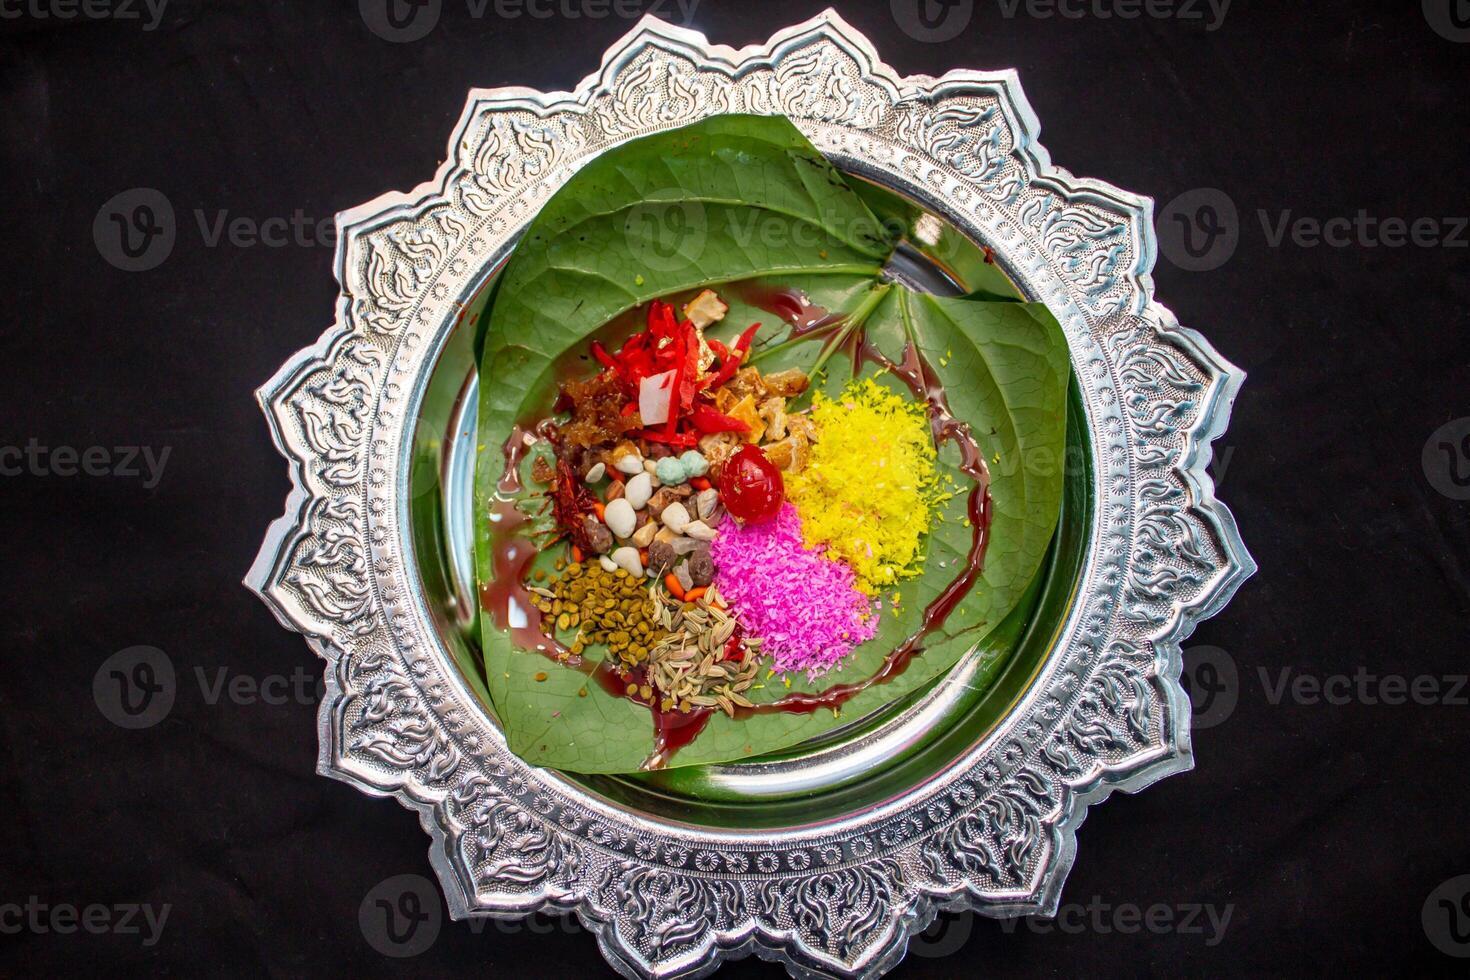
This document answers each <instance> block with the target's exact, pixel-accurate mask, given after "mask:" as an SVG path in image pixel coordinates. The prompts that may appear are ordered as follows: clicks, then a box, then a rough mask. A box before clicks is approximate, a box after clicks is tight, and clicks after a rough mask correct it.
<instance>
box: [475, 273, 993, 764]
mask: <svg viewBox="0 0 1470 980" xmlns="http://www.w3.org/2000/svg"><path fill="white" fill-rule="evenodd" d="M740 295H741V298H742V299H744V300H745V301H746V302H748V303H750V304H751V305H752V306H756V307H758V308H760V309H763V310H766V311H767V312H769V313H772V314H774V315H776V316H778V317H780V318H781V319H783V320H785V321H786V322H787V323H788V324H790V325H791V332H790V337H789V338H788V339H791V340H796V339H811V340H823V341H824V342H832V341H833V340H834V339H837V340H839V341H840V342H841V343H842V344H843V345H844V346H846V347H847V348H848V350H849V353H850V354H851V357H852V362H853V373H854V374H856V373H857V372H858V371H859V370H860V369H861V367H862V365H863V363H864V362H867V363H872V364H876V365H878V366H879V367H881V368H886V369H887V370H889V371H891V372H892V373H893V375H894V376H895V377H897V378H899V379H900V380H902V381H903V382H904V384H905V385H907V386H908V388H909V390H911V391H912V392H913V393H914V397H916V398H921V399H923V400H924V402H925V403H926V404H927V405H928V407H929V424H930V429H931V431H932V432H933V435H934V442H935V445H936V446H937V445H939V444H940V443H943V442H953V443H955V445H956V446H958V447H959V450H960V470H961V471H962V472H963V473H965V474H967V475H968V476H969V477H970V478H971V479H972V480H974V486H973V487H972V488H971V490H970V493H969V496H968V500H967V512H968V515H969V519H970V526H971V543H970V551H969V554H968V556H967V558H966V564H965V569H964V571H963V572H961V573H960V574H959V575H958V576H956V578H955V579H954V581H952V582H951V583H950V584H949V585H948V586H946V587H945V589H944V591H942V592H941V593H940V594H939V595H938V596H936V597H935V598H934V600H933V601H932V602H930V603H929V605H928V606H927V607H925V609H924V619H923V622H922V623H921V625H920V626H919V628H918V629H917V630H915V631H914V633H913V634H912V635H910V636H909V637H908V639H906V640H904V641H903V643H901V644H899V645H898V646H897V647H896V648H895V649H894V650H893V651H892V652H891V653H889V654H888V656H887V657H885V658H884V659H883V665H882V666H881V667H879V668H878V669H877V670H876V671H874V672H873V673H872V674H871V675H869V676H868V677H866V678H864V679H862V680H860V681H854V682H852V683H848V684H836V685H833V686H832V687H829V688H827V689H826V690H824V691H819V692H816V693H804V692H794V693H792V694H788V695H786V696H785V697H783V698H780V699H779V700H776V701H771V702H768V703H766V704H758V705H754V706H753V707H748V708H746V707H737V708H736V709H735V717H736V718H737V719H743V718H748V717H751V716H753V715H766V714H777V713H783V714H810V713H812V712H814V711H818V710H821V709H824V708H831V709H833V710H836V709H837V708H839V707H841V706H842V705H843V704H845V703H846V702H848V701H850V700H851V699H852V698H854V697H857V696H858V695H859V694H861V693H862V692H863V691H866V690H868V689H869V688H871V687H874V686H876V685H879V684H886V683H888V682H889V681H892V680H894V679H895V678H897V677H899V676H900V675H902V674H903V672H904V671H906V670H907V669H908V668H909V665H910V664H911V663H912V662H913V660H914V658H915V657H917V656H919V655H920V654H921V653H923V651H924V641H925V639H926V638H927V637H928V636H929V635H930V634H931V633H933V632H934V631H935V630H937V629H939V628H940V627H941V626H943V624H944V622H945V621H946V620H947V619H948V618H949V616H950V615H951V614H952V613H953V612H954V611H955V610H956V609H957V608H958V607H959V604H960V602H961V601H962V600H963V599H964V597H965V596H966V595H967V594H968V593H969V591H970V589H971V588H973V587H974V584H975V581H976V580H977V579H978V578H979V576H980V572H981V570H982V568H983V566H984V561H985V548H986V545H987V544H988V543H989V539H990V534H989V531H990V521H991V516H992V513H991V498H990V490H989V488H990V474H989V471H988V470H987V468H986V466H985V458H984V454H983V453H982V452H981V450H980V445H979V443H977V442H976V441H975V437H974V435H973V434H972V433H971V431H970V427H969V425H968V424H966V423H964V422H961V421H959V420H958V419H956V418H955V417H954V415H953V414H951V413H950V410H949V404H948V402H947V401H946V399H945V397H944V387H943V385H942V384H941V383H940V381H939V378H938V376H937V375H936V374H935V373H934V370H933V368H932V367H931V366H930V365H929V363H928V362H927V361H925V360H924V358H923V356H922V355H921V354H920V353H919V349H918V347H917V346H916V345H915V344H914V343H913V341H912V340H909V341H908V342H906V343H905V344H904V351H903V360H902V361H899V362H895V361H893V360H891V359H889V358H888V357H887V356H886V355H884V354H883V353H882V352H881V351H879V350H878V349H877V348H876V347H875V346H873V345H872V344H871V343H869V342H868V340H867V337H866V334H865V332H864V331H863V330H862V329H856V330H852V331H851V332H850V333H849V334H847V335H846V336H844V335H843V331H842V328H843V327H844V325H845V319H846V318H845V317H844V316H843V315H841V314H832V313H830V312H829V311H827V310H825V309H823V308H822V307H820V306H817V305H815V304H813V303H811V302H810V300H808V299H807V297H806V296H805V295H804V294H802V293H800V292H798V291H795V290H782V289H770V288H766V287H759V286H743V287H740ZM552 434H553V429H552V428H551V426H550V425H549V423H545V422H543V423H541V424H540V425H537V426H536V427H534V428H531V429H528V428H525V427H523V426H520V425H517V426H515V427H514V428H513V429H512V430H511V435H510V438H509V439H507V440H506V442H505V445H504V447H503V451H504V455H505V472H504V474H503V475H502V476H501V479H500V482H499V484H498V485H497V490H498V493H497V494H496V502H495V504H494V506H493V507H492V508H491V513H490V520H491V523H492V525H493V529H492V531H491V547H492V551H493V556H494V578H493V580H492V581H491V582H490V583H488V584H487V585H485V586H484V587H482V589H481V592H480V601H481V605H482V606H483V607H484V609H485V610H486V612H488V613H489V614H490V617H491V619H492V621H493V622H494V623H495V625H496V626H497V627H499V628H500V629H503V630H507V631H509V632H510V634H511V639H512V641H513V642H514V643H515V645H516V646H519V647H521V648H523V649H526V650H530V651H533V652H536V653H540V654H541V655H543V656H545V657H547V658H548V659H550V660H553V661H555V662H556V663H559V664H562V665H563V666H567V667H571V668H573V669H575V670H580V671H581V672H582V673H584V674H586V675H588V676H589V677H590V678H592V679H593V680H594V681H595V682H597V683H598V684H599V685H600V686H601V687H602V689H603V690H604V691H606V692H607V693H608V694H610V695H612V696H614V697H623V698H627V699H628V700H630V701H634V702H635V703H637V704H641V705H644V706H645V707H647V708H648V709H649V712H650V714H651V715H652V716H653V733H654V734H653V743H654V745H653V752H652V753H650V754H649V756H648V758H647V759H645V760H644V762H643V765H642V768H643V769H661V768H663V767H664V766H666V765H667V764H668V762H669V759H670V758H672V757H673V755H674V753H675V752H677V751H678V750H679V749H681V748H683V747H684V746H686V745H688V744H689V743H691V742H693V741H694V740H695V739H696V738H697V737H699V734H700V733H701V732H702V731H704V728H705V726H706V725H708V724H709V721H710V718H711V717H712V716H713V715H714V709H711V708H701V709H696V710H694V711H689V712H681V711H661V710H659V708H658V705H657V703H654V704H649V703H648V702H647V701H644V700H643V699H641V698H638V697H634V696H631V695H629V694H628V693H627V690H628V685H629V684H634V685H641V684H642V683H643V682H644V676H643V672H642V668H635V669H634V670H633V671H631V672H630V673H629V674H627V675H624V674H621V673H619V672H618V671H617V670H616V669H614V668H613V667H612V666H611V665H609V664H608V663H607V662H606V661H600V662H597V663H592V662H590V661H588V660H586V659H584V658H582V657H580V656H577V655H575V654H573V653H572V652H571V651H570V650H569V649H567V648H566V647H565V646H564V645H563V644H562V643H561V642H560V641H558V640H557V639H556V638H555V636H553V635H548V633H547V632H546V631H545V630H543V629H542V625H541V613H540V610H538V609H537V608H536V607H535V606H534V605H533V604H532V601H531V594H530V592H528V591H527V590H526V588H525V584H524V582H525V576H526V570H527V568H528V567H529V565H530V563H531V561H532V560H533V559H534V558H535V556H536V555H537V553H538V552H539V550H540V549H539V548H538V547H537V546H536V545H535V543H534V542H532V541H531V540H530V539H529V538H527V537H525V536H523V535H518V534H516V533H515V532H516V531H517V530H518V529H519V528H520V527H522V526H523V525H525V524H526V523H528V522H529V520H530V518H528V517H527V516H526V515H525V514H524V513H522V512H521V511H520V510H519V509H517V508H516V506H515V503H514V497H515V495H517V494H519V493H520V492H522V490H523V486H522V483H521V476H520V466H521V462H522V461H523V460H524V458H525V454H526V453H527V452H528V451H529V450H530V448H531V447H532V446H534V445H535V444H536V443H537V442H540V441H542V440H546V439H549V438H551V436H552Z"/></svg>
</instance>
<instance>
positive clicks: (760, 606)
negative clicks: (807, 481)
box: [710, 504, 878, 677]
mask: <svg viewBox="0 0 1470 980" xmlns="http://www.w3.org/2000/svg"><path fill="white" fill-rule="evenodd" d="M710 557H711V558H713V559H714V562H715V567H716V569H717V574H718V579H717V584H718V586H719V589H720V595H722V596H723V597H724V598H725V599H726V600H727V601H728V602H729V603H730V607H731V609H733V610H734V612H735V618H736V619H738V620H739V621H740V623H741V624H742V625H743V626H744V627H745V628H746V629H747V630H748V631H750V632H751V633H753V634H755V635H756V636H758V637H760V639H761V650H762V652H764V653H768V654H770V655H771V658H772V660H773V666H774V668H775V669H776V670H777V671H778V672H781V673H785V672H787V671H794V670H801V671H805V672H806V673H807V675H808V676H810V677H815V676H816V675H818V674H821V673H824V672H826V671H828V670H831V669H832V667H833V666H835V665H836V664H837V662H838V661H839V660H841V659H842V658H843V657H845V656H847V654H848V653H850V652H851V651H852V648H853V647H855V646H857V645H858V644H859V643H862V642H863V641H865V640H869V639H872V637H873V634H874V633H876V632H877V631H878V617H877V616H876V615H873V614H872V604H871V600H870V599H869V598H868V597H867V596H866V595H864V594H863V593H861V592H859V591H858V590H857V588H855V587H854V585H853V574H852V569H851V568H849V567H848V566H847V565H845V564H843V563H842V562H839V561H831V560H829V559H827V558H825V557H823V555H822V552H821V551H820V550H818V551H808V550H807V549H806V548H805V547H804V546H803V545H802V539H801V517H800V515H798V514H797V512H796V508H795V507H793V506H792V505H791V504H785V505H784V506H782V508H781V513H780V514H778V515H777V516H776V519H775V520H774V521H767V522H766V523H764V524H753V525H751V526H749V527H743V528H742V527H740V526H739V525H738V524H736V523H735V521H734V520H732V519H730V518H726V520H725V522H724V523H723V524H721V525H720V533H719V535H718V536H717V537H716V538H715V541H714V544H713V545H712V546H711V549H710Z"/></svg>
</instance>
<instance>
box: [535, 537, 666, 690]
mask: <svg viewBox="0 0 1470 980" xmlns="http://www.w3.org/2000/svg"><path fill="white" fill-rule="evenodd" d="M645 582H646V580H645V579H642V578H637V577H635V576H633V575H630V574H628V572H626V571H624V570H623V569H621V568H619V569H618V570H616V571H612V572H609V571H608V570H607V569H605V568H603V567H602V566H601V565H600V564H596V563H592V562H571V563H570V564H568V565H566V566H565V567H564V568H562V569H561V570H560V571H558V572H557V573H556V574H555V575H552V576H549V577H548V578H547V579H546V580H545V583H544V585H536V586H532V587H531V590H530V591H531V593H532V594H533V595H534V596H535V599H534V600H533V601H534V603H535V605H536V608H537V609H539V610H540V611H541V616H542V621H543V623H551V624H554V626H555V629H556V631H557V632H558V633H568V632H573V631H575V636H574V637H573V639H572V641H571V642H570V643H569V644H567V646H568V649H569V650H570V651H571V653H572V654H573V655H575V656H581V655H582V653H583V652H584V651H585V650H586V649H587V647H589V646H591V645H593V644H602V645H603V646H605V647H607V651H608V656H609V657H610V658H612V659H611V662H612V663H614V664H619V665H621V666H622V667H623V668H624V669H628V668H632V667H636V666H638V665H639V664H641V663H642V662H643V661H645V660H647V659H648V651H649V649H650V648H651V647H653V646H654V645H655V644H657V643H658V642H659V641H660V640H661V639H663V636H664V631H663V630H662V629H660V628H659V627H658V625H657V622H656V620H655V618H654V609H653V600H652V598H651V597H650V596H649V594H648V590H647V588H646V587H645Z"/></svg>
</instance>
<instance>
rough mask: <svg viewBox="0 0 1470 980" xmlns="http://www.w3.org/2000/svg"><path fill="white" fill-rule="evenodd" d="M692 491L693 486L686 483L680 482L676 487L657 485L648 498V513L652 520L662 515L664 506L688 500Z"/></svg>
mask: <svg viewBox="0 0 1470 980" xmlns="http://www.w3.org/2000/svg"><path fill="white" fill-rule="evenodd" d="M693 493H694V488H693V487H691V486H689V485H688V484H685V483H681V484H679V485H678V486H677V487H659V488H658V489H657V490H655V491H654V493H653V496H652V497H649V498H648V513H649V514H650V515H652V517H653V519H654V520H659V519H660V518H662V517H663V516H664V508H665V507H667V506H668V505H669V504H672V503H674V502H676V501H680V500H688V499H689V497H690V496H691V495H692V494H693Z"/></svg>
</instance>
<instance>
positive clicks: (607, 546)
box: [582, 514, 613, 555]
mask: <svg viewBox="0 0 1470 980" xmlns="http://www.w3.org/2000/svg"><path fill="white" fill-rule="evenodd" d="M582 528H583V529H584V530H585V531H586V532H587V542H588V543H589V544H591V545H592V550H593V551H595V552H597V553H598V554H599V555H605V554H607V553H608V552H609V551H611V550H612V546H613V533H612V531H611V530H610V529H609V528H608V526H607V525H606V524H604V523H602V522H601V521H599V520H598V519H597V518H595V517H593V516H592V515H591V514H588V515H587V516H586V517H584V518H582Z"/></svg>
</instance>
